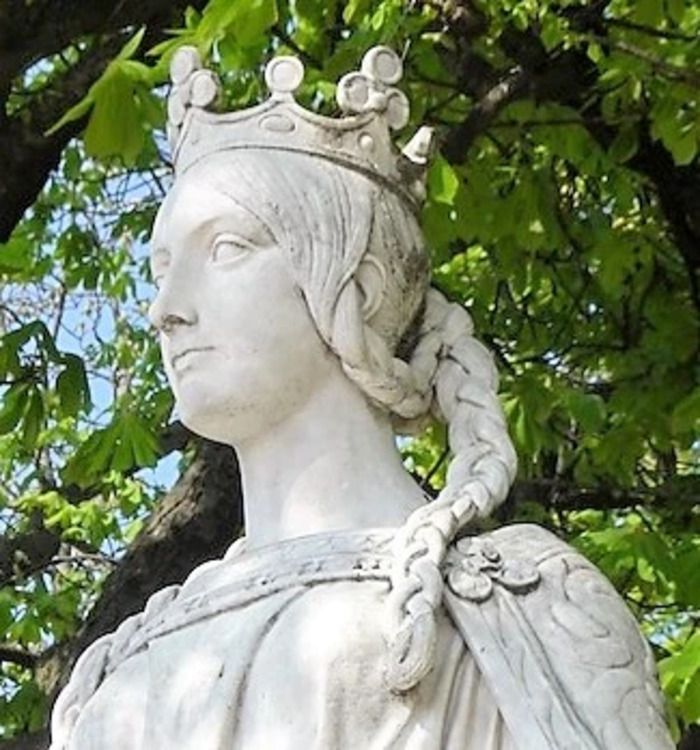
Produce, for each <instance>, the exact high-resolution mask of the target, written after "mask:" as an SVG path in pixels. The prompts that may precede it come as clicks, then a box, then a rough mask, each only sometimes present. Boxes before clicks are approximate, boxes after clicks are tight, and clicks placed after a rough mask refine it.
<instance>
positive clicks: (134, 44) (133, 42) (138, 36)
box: [116, 26, 146, 60]
mask: <svg viewBox="0 0 700 750" xmlns="http://www.w3.org/2000/svg"><path fill="white" fill-rule="evenodd" d="M145 33H146V27H145V26H142V27H141V28H140V29H139V30H138V31H137V32H136V33H135V34H134V35H133V36H132V37H131V39H129V41H128V42H127V43H126V44H125V45H124V46H123V47H122V48H121V50H120V51H119V54H118V55H117V57H116V59H117V60H129V59H130V58H132V57H133V56H134V55H135V54H136V52H137V50H138V48H139V47H140V46H141V42H142V41H143V36H144V34H145Z"/></svg>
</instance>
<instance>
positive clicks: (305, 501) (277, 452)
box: [236, 376, 425, 549]
mask: <svg viewBox="0 0 700 750" xmlns="http://www.w3.org/2000/svg"><path fill="white" fill-rule="evenodd" d="M236 448H237V450H238V454H239V458H240V463H241V473H242V477H243V497H244V503H245V518H246V538H247V545H246V546H247V549H251V548H254V547H259V546H262V545H265V544H271V543H274V542H277V541H281V540H284V539H290V538H293V537H297V536H303V535H305V534H314V533H318V532H324V531H333V530H341V529H361V528H374V527H390V526H400V525H401V524H403V522H404V521H405V520H406V518H407V517H408V515H409V514H410V513H411V512H412V511H413V510H415V509H416V508H418V507H420V506H421V505H422V504H423V503H424V502H425V501H424V499H423V494H422V493H421V491H420V489H419V488H418V486H417V485H416V483H415V482H414V481H413V479H412V478H411V476H410V475H409V474H408V472H406V470H405V469H404V467H403V465H402V463H401V459H400V456H399V453H398V451H397V449H396V445H395V440H394V435H393V432H392V429H391V426H390V424H389V420H388V419H387V418H386V416H384V415H381V414H379V413H378V412H377V410H375V409H374V408H372V407H371V406H370V405H369V404H368V403H367V401H366V399H365V397H364V396H363V395H362V394H361V393H360V392H359V390H358V389H357V388H356V386H354V385H353V384H352V383H350V382H349V381H348V380H347V379H346V378H345V377H344V376H343V377H340V378H333V379H331V380H330V381H329V382H328V383H327V384H326V385H325V387H324V388H323V389H320V390H318V391H317V392H316V393H314V395H313V397H312V398H311V399H310V400H309V401H308V402H307V403H305V404H304V405H303V406H302V407H301V408H300V409H299V410H297V411H296V412H295V413H293V414H292V415H291V416H290V417H288V418H287V419H285V420H284V421H283V422H281V423H279V424H277V425H276V426H275V427H274V428H273V429H270V430H268V431H267V432H266V433H265V434H264V435H260V436H257V437H256V438H255V439H252V440H249V441H247V442H246V443H245V444H243V445H237V446H236Z"/></svg>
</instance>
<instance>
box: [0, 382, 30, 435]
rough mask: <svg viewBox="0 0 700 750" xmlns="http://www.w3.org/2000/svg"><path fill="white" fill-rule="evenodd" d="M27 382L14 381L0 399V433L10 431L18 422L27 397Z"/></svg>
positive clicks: (28, 386)
mask: <svg viewBox="0 0 700 750" xmlns="http://www.w3.org/2000/svg"><path fill="white" fill-rule="evenodd" d="M29 388H30V385H29V383H14V384H13V385H11V386H10V387H9V388H8V389H7V391H6V392H5V395H4V396H3V399H2V408H0V435H4V434H5V433H7V432H11V431H12V430H14V428H15V427H16V426H17V424H18V423H19V420H20V419H21V417H22V413H23V412H24V409H25V407H26V405H27V399H28V397H29Z"/></svg>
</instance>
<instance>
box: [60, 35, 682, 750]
mask: <svg viewBox="0 0 700 750" xmlns="http://www.w3.org/2000/svg"><path fill="white" fill-rule="evenodd" d="M302 78H303V68H302V66H301V63H300V62H299V61H298V60H296V59H295V58H290V57H281V58H276V59H274V60H273V61H272V62H271V63H270V64H269V65H268V66H267V70H266V80H267V84H268V87H269V89H270V91H271V96H270V98H269V99H268V100H267V101H266V102H265V103H264V104H261V105H260V106H258V107H255V108H252V109H249V110H245V111H242V112H236V113H224V114H221V113H217V112H215V111H213V109H212V108H211V105H212V104H213V103H214V100H215V98H216V96H217V81H216V79H215V77H214V75H213V74H212V73H211V72H210V71H207V70H205V69H202V67H201V65H200V62H199V59H198V58H197V55H196V52H195V51H194V50H193V49H191V48H183V49H181V50H180V51H179V52H178V54H177V55H176V56H175V58H174V60H173V63H172V79H173V90H172V93H171V96H170V101H169V119H170V138H171V143H172V145H173V150H174V161H175V166H176V179H175V185H174V188H173V189H172V191H171V192H170V194H169V195H168V197H167V199H166V201H165V203H164V204H163V206H162V208H161V210H160V213H159V215H158V218H157V221H156V224H155V228H154V231H153V238H152V266H153V274H154V278H155V280H156V283H157V286H158V292H157V295H156V298H155V301H154V302H153V306H152V309H151V318H152V321H153V324H154V325H155V326H156V327H157V328H158V329H159V331H160V335H161V343H162V351H163V360H164V362H165V367H166V371H167V375H168V378H169V381H170V383H171V385H172V388H173V391H174V393H175V396H176V401H177V408H178V411H179V414H180V416H181V419H182V421H183V422H184V423H185V424H186V425H187V426H188V427H189V428H191V429H192V430H194V431H195V432H196V433H199V434H200V435H203V436H205V437H207V438H211V439H214V440H217V441H220V442H223V443H228V444H230V445H233V446H235V447H236V449H237V451H238V454H239V456H240V462H241V467H242V476H243V487H244V498H245V518H246V536H245V538H244V539H243V540H241V541H239V542H236V543H235V544H233V546H232V547H231V549H230V551H229V552H228V554H227V555H226V556H225V558H224V559H223V560H215V561H213V562H210V563H207V564H205V565H202V566H200V567H199V568H197V569H196V570H195V571H194V572H193V573H192V574H191V575H190V577H189V578H188V579H187V581H185V583H184V584H183V585H182V586H173V587H169V588H166V589H164V590H162V591H160V592H158V593H157V594H156V595H155V596H153V597H152V598H151V599H150V601H149V602H148V604H147V606H146V609H145V610H144V612H143V613H141V614H139V615H136V616H134V617H131V618H129V619H128V620H126V621H125V622H124V623H123V624H122V625H121V626H120V627H119V628H118V629H117V630H116V632H114V633H113V634H111V635H108V636H106V637H104V638H101V639H100V640H98V641H97V642H96V643H94V644H93V645H92V646H91V647H90V648H89V649H88V650H87V651H86V652H85V653H84V654H83V656H82V657H81V659H80V660H79V662H78V664H77V666H76V668H75V670H74V673H73V676H72V678H71V680H70V683H69V685H68V686H67V687H66V689H65V690H64V691H63V693H62V694H61V695H60V697H59V699H58V701H57V703H56V706H55V708H54V712H53V721H52V745H51V747H52V750H124V749H125V748H126V749H134V750H172V749H173V748H178V749H179V750H388V749H389V748H396V749H397V750H443V749H444V750H516V749H517V750H564V749H568V750H603V749H605V750H662V749H668V748H672V747H673V745H672V743H671V740H670V738H669V735H668V733H667V730H666V727H665V723H664V719H663V711H662V700H661V697H660V694H659V691H658V687H657V684H656V679H655V670H654V662H653V659H652V656H651V653H650V651H649V648H648V647H647V645H646V643H645V642H644V640H643V639H642V637H641V635H640V633H639V631H638V629H637V626H636V624H635V622H634V619H633V618H632V616H631V614H630V613H629V612H628V610H627V609H626V607H625V605H624V604H623V602H622V600H621V599H620V597H619V596H618V595H617V594H616V593H615V591H614V589H613V588H612V586H611V585H610V584H609V582H608V581H607V580H606V579H605V578H604V577H603V576H602V575H601V574H600V573H599V572H598V571H597V570H596V569H595V568H594V567H593V566H592V565H591V564H590V563H588V562H587V561H586V560H585V559H584V558H583V557H581V555H579V554H578V553H577V552H575V551H574V550H573V549H571V548H570V547H568V546H567V545H566V544H564V543H563V542H561V541H559V540H558V539H557V538H556V537H555V536H553V535H552V534H550V533H548V532H547V531H545V530H543V529H541V528H539V527H536V526H531V525H514V526H510V527H505V528H502V529H499V530H497V531H495V532H492V533H487V534H482V535H480V536H479V535H474V534H473V533H471V535H470V531H469V529H470V522H471V521H473V520H474V518H475V517H476V516H485V515H488V514H489V513H490V512H491V511H492V510H493V508H494V507H495V506H496V505H498V504H499V503H501V502H502V501H503V500H504V498H505V497H506V495H507V493H508V489H509V486H510V484H511V482H512V481H513V478H514V475H515V470H516V458H515V454H514V451H513V447H512V445H511V442H510V440H509V438H508V434H507V431H506V426H505V422H504V418H503V414H502V412H501V408H500V406H499V402H498V399H497V397H496V388H497V376H496V371H495V368H494V365H493V362H492V358H491V356H490V354H489V353H488V351H487V350H486V349H485V348H484V347H483V346H482V345H481V344H480V343H479V342H478V341H477V340H476V339H475V338H474V336H473V331H472V324H471V321H470V318H469V315H468V314H467V312H466V311H465V310H464V308H463V307H461V306H460V305H457V304H451V303H449V302H448V301H447V300H446V299H445V298H444V297H443V296H442V295H441V294H440V293H439V292H438V291H436V290H434V289H431V288H430V286H429V269H428V261H427V256H426V252H425V248H424V244H423V238H422V236H421V232H420V229H419V226H418V223H417V220H416V215H417V212H418V209H419V207H420V203H421V200H422V198H423V195H424V190H423V183H422V178H423V176H424V172H425V165H426V161H427V159H428V157H429V147H430V140H431V134H430V132H429V131H428V130H426V129H421V130H420V131H419V132H418V134H417V135H416V136H415V137H414V138H413V139H412V140H411V141H410V143H409V145H408V146H407V147H406V148H405V149H404V151H403V153H401V154H399V153H398V152H397V151H395V150H394V147H393V145H392V142H391V139H390V129H393V128H399V127H402V126H403V125H405V123H406V119H407V115H408V103H407V100H406V98H405V97H404V95H403V94H402V93H401V92H400V91H398V89H396V88H394V86H395V85H396V84H397V83H398V81H399V80H400V78H401V62H400V60H399V58H398V57H397V56H396V55H395V54H394V53H393V52H392V51H391V50H389V49H387V48H383V47H378V48H375V49H373V50H371V51H370V52H368V53H367V55H366V56H365V58H364V60H363V61H362V66H361V70H360V71H359V72H356V73H350V74H348V75H346V76H345V77H344V78H343V79H341V81H340V83H339V85H338V103H339V105H340V108H341V110H342V111H343V113H344V114H343V116H342V117H340V118H326V117H321V116H319V115H316V114H314V113H312V112H309V111H307V110H305V109H304V108H302V107H300V106H299V105H298V104H297V103H296V102H295V100H294V97H293V93H294V91H295V89H297V87H298V86H299V84H300V83H301V81H302ZM431 417H435V418H437V419H439V420H442V421H444V422H446V424H447V425H448V429H449V440H450V446H451V450H452V454H453V458H452V461H451V463H450V466H449V470H448V474H447V485H446V487H445V489H444V490H443V491H442V493H441V494H440V495H439V497H438V498H437V499H436V500H434V501H432V502H427V501H426V498H425V497H424V495H423V493H422V492H421V490H420V489H419V488H418V486H417V485H416V484H415V483H414V482H413V480H412V479H411V477H410V475H409V474H408V473H407V472H406V471H405V469H404V467H403V465H402V463H401V460H400V457H399V454H398V452H397V450H396V444H395V433H396V432H400V433H401V432H411V431H416V430H418V429H420V428H421V427H422V426H423V425H424V424H425V423H426V421H427V420H428V419H429V418H431Z"/></svg>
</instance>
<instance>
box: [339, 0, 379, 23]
mask: <svg viewBox="0 0 700 750" xmlns="http://www.w3.org/2000/svg"><path fill="white" fill-rule="evenodd" d="M371 5H372V0H349V2H348V4H347V5H346V6H345V8H344V9H343V21H345V23H347V24H348V25H354V24H357V22H358V21H359V19H360V18H361V17H362V16H364V15H365V14H366V13H367V11H368V10H369V9H370V6H371Z"/></svg>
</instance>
